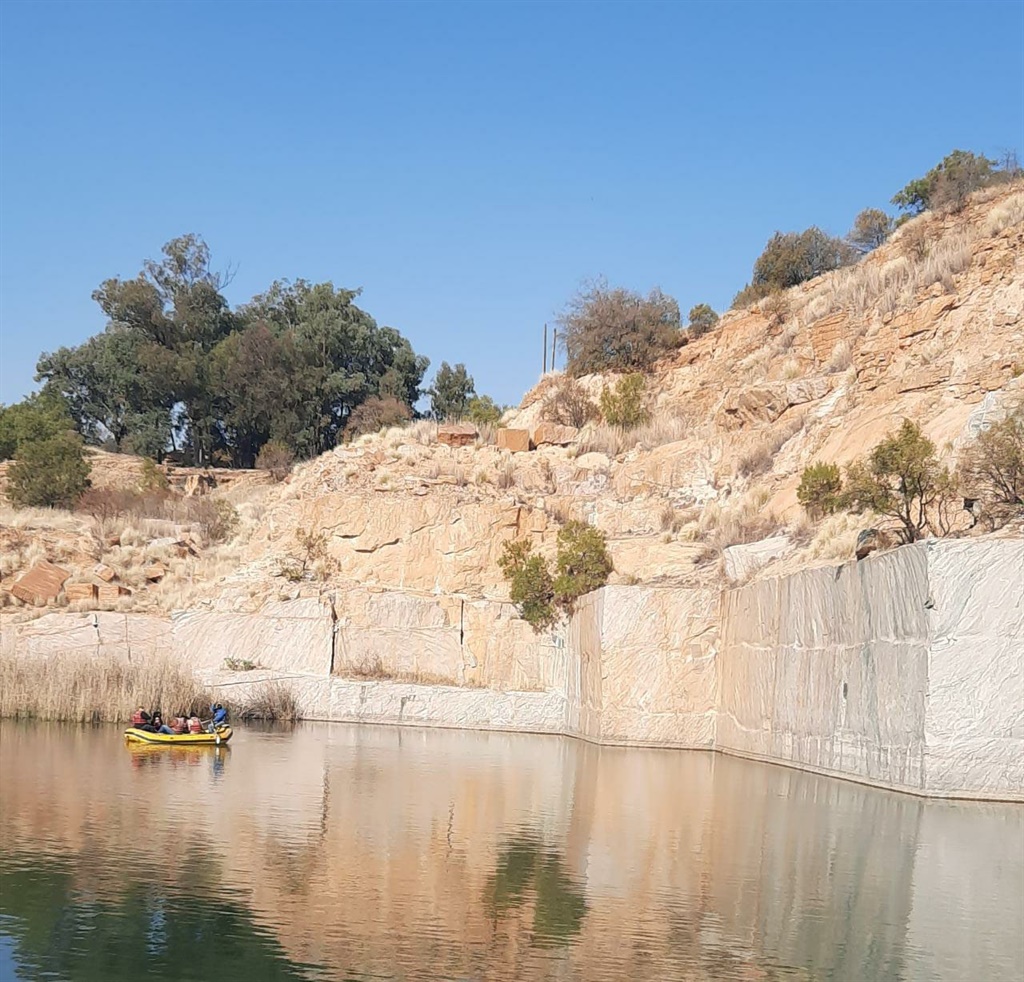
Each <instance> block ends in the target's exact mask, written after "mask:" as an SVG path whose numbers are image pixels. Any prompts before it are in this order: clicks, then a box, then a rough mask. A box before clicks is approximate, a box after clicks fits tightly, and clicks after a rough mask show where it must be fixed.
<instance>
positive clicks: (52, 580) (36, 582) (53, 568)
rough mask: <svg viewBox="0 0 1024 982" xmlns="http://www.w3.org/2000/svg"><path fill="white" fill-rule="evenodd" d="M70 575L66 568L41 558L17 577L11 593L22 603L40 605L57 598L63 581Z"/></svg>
mask: <svg viewBox="0 0 1024 982" xmlns="http://www.w3.org/2000/svg"><path fill="white" fill-rule="evenodd" d="M70 575H71V574H70V573H69V572H68V571H67V570H66V569H63V568H62V567H60V566H57V565H56V564H55V563H51V562H49V561H48V560H46V559H41V560H40V561H39V562H38V563H36V564H35V566H33V567H32V568H31V569H30V570H28V571H27V572H25V573H22V574H21V576H19V577H18V579H17V580H16V581H15V583H14V586H13V587H11V593H13V594H14V596H16V597H17V598H18V599H19V600H21V601H23V602H24V603H27V604H32V605H33V606H36V607H42V606H44V605H45V604H47V603H49V602H50V601H53V600H56V599H57V597H58V595H59V594H60V591H61V587H62V586H64V581H65V580H66V579H67V578H68V577H69V576H70Z"/></svg>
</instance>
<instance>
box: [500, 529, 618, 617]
mask: <svg viewBox="0 0 1024 982" xmlns="http://www.w3.org/2000/svg"><path fill="white" fill-rule="evenodd" d="M498 566H499V567H500V568H501V571H502V573H503V574H504V575H505V579H506V580H507V581H508V583H509V597H510V599H511V600H512V603H514V604H515V605H516V607H517V608H518V610H519V615H520V616H521V617H522V618H523V620H525V621H526V622H527V623H528V624H530V626H531V627H533V629H534V630H535V631H543V630H545V629H547V628H550V627H552V626H553V625H554V624H556V623H558V621H559V620H560V619H561V618H562V617H563V616H569V615H571V614H572V612H573V610H574V609H575V606H576V601H577V600H578V599H579V598H580V597H582V596H583V595H584V594H587V593H590V592H591V591H592V590H597V589H599V588H600V587H602V586H604V585H605V583H607V582H608V577H609V576H610V575H611V574H612V572H613V570H614V567H613V565H612V560H611V556H609V555H608V549H607V545H606V540H605V536H604V533H603V532H600V531H598V530H597V529H595V528H592V527H591V526H589V525H586V524H584V523H583V522H575V521H573V522H568V523H567V524H566V525H565V527H564V528H562V529H561V530H560V531H559V533H558V553H557V555H556V557H555V575H554V576H552V574H551V571H550V569H549V568H548V565H547V563H546V562H545V561H544V559H543V557H541V556H538V555H535V554H534V553H533V548H532V545H531V544H530V542H529V540H526V539H521V540H517V541H510V542H506V543H505V546H504V549H503V551H502V555H501V558H500V559H499V560H498Z"/></svg>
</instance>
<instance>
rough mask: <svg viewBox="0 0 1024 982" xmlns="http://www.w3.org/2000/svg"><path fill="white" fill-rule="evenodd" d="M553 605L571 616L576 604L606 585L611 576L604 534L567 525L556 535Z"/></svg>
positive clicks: (581, 524) (580, 525)
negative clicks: (555, 604) (556, 605)
mask: <svg viewBox="0 0 1024 982" xmlns="http://www.w3.org/2000/svg"><path fill="white" fill-rule="evenodd" d="M555 569H556V571H557V574H558V575H557V576H556V577H555V582H554V591H555V602H556V603H557V604H558V606H559V607H560V608H561V609H562V611H564V612H565V613H566V614H571V613H572V612H573V608H574V607H575V605H576V601H577V600H578V599H579V598H580V597H582V596H584V595H585V594H587V593H590V592H591V591H592V590H597V589H599V588H600V587H602V586H604V585H605V583H607V582H608V577H609V576H611V574H612V573H613V572H614V570H615V567H614V566H613V565H612V557H611V556H610V555H608V546H607V540H606V539H605V535H604V532H601V531H600V530H599V529H596V528H594V527H593V526H592V525H587V524H586V523H585V522H576V521H573V522H567V523H566V525H565V527H564V528H562V529H560V530H559V532H558V555H557V556H556V557H555Z"/></svg>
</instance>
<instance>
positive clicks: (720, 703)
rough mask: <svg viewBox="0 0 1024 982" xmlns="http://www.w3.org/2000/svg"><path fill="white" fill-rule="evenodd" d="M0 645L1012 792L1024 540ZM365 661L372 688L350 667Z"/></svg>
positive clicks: (900, 785)
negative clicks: (529, 604)
mask: <svg viewBox="0 0 1024 982" xmlns="http://www.w3.org/2000/svg"><path fill="white" fill-rule="evenodd" d="M0 649H2V653H3V654H4V655H5V656H7V657H11V656H16V657H28V658H46V657H52V656H53V655H55V654H58V653H60V652H64V651H79V652H82V653H83V654H86V655H90V656H114V657H123V658H132V659H144V658H150V657H157V656H168V655H169V656H172V657H180V658H181V659H182V660H183V661H185V662H187V664H189V665H190V666H191V667H192V668H193V669H194V670H195V671H196V672H197V674H198V675H199V676H200V677H202V678H203V679H204V680H205V681H206V682H208V683H209V684H212V685H215V686H217V687H219V688H220V689H221V690H222V691H223V692H224V693H225V695H231V694H236V693H239V692H241V691H243V690H244V689H245V688H247V687H251V686H253V685H261V684H265V683H266V682H267V681H269V680H278V681H282V682H285V683H286V684H287V685H288V686H289V687H290V688H291V689H292V691H293V692H294V694H295V696H296V699H297V700H298V703H299V706H300V708H301V711H302V714H303V715H304V716H306V717H307V718H310V719H323V720H340V721H350V722H375V723H405V724H410V725H418V726H447V727H464V728H472V729H494V730H513V731H519V732H532V733H560V734H565V735H569V736H578V737H582V738H583V739H586V740H590V741H593V742H596V743H610V744H625V745H635V746H662V747H674V748H702V749H718V750H722V751H725V752H728V753H733V754H737V755H741V756H747V757H753V758H757V759H761V760H765V761H770V762H773V763H779V764H785V765H788V766H791V767H798V768H802V769H806V770H813V771H819V772H822V773H825V774H830V775H834V776H838V777H846V778H852V779H854V780H859V781H863V782H865V783H869V784H873V785H878V786H881V787H888V788H894V789H898V790H903V791H911V792H914V793H917V794H923V795H936V796H951V797H985V798H1004V799H1011V800H1024V541H1021V540H984V541H977V540H975V541H945V542H928V543H918V544H915V545H913V546H907V547H904V548H902V549H898V550H895V551H893V552H889V553H884V554H881V555H878V556H872V557H869V558H868V559H866V560H864V561H863V562H859V563H857V562H851V563H847V564H845V565H842V566H839V567H828V568H820V569H814V570H804V571H802V572H799V573H796V574H793V575H789V576H784V577H778V578H776V579H767V580H761V581H755V582H752V583H750V584H748V585H746V586H744V587H741V588H738V589H735V590H732V591H728V592H726V593H724V594H723V595H721V596H719V595H718V594H717V593H715V592H714V591H711V590H701V589H683V588H670V587H662V588H658V587H645V586H609V587H605V588H604V589H602V590H599V591H597V592H595V593H593V594H591V595H589V596H587V597H585V598H583V600H582V601H581V603H580V605H579V608H578V610H577V612H576V614H575V615H574V617H573V618H572V620H571V621H570V623H569V624H568V625H567V626H566V628H565V629H564V630H562V631H559V632H555V633H553V634H549V635H541V636H538V635H535V634H534V633H533V632H532V631H531V630H530V629H529V627H528V626H527V625H526V624H524V622H523V621H522V620H521V619H519V618H518V617H517V616H516V615H515V613H514V610H513V608H512V607H511V606H510V605H508V604H505V603H501V602H498V601H492V600H484V599H469V598H460V597H453V596H450V595H443V594H442V595H433V596H432V595H429V594H421V593H412V592H404V591H398V590H381V589H377V590H373V589H366V588H361V587H353V588H351V589H348V590H344V591H339V592H338V593H337V595H336V596H335V597H334V598H333V604H332V603H331V602H328V601H327V600H318V599H315V598H308V599H297V600H292V601H280V602H274V603H269V604H266V605H264V606H263V607H262V608H261V609H260V610H259V611H258V612H244V611H240V610H233V609H219V608H218V607H217V606H216V605H210V606H209V607H202V608H197V609H194V610H190V611H187V612H179V613H176V614H175V615H174V616H173V617H171V618H162V617H156V616H148V615H143V614H124V613H108V612H95V613H92V612H90V613H80V614H75V613H64V612H61V613H51V614H47V615H45V616H43V617H41V618H38V619H36V620H32V621H26V622H22V623H15V624H12V623H10V622H9V621H7V622H6V623H3V629H2V630H0ZM231 658H235V659H245V660H249V661H252V662H254V663H256V664H257V665H258V666H260V667H259V668H258V669H256V670H253V671H248V672H230V671H227V670H226V668H225V662H226V661H227V660H228V659H231ZM332 668H333V674H332ZM367 668H373V669H374V671H376V672H377V674H378V675H379V679H369V680H365V681H364V680H356V679H353V678H352V677H351V676H352V674H354V673H356V672H358V671H365V670H366V669H367ZM346 676H348V677H346ZM427 679H429V680H430V681H431V682H432V683H435V684H414V683H415V682H416V681H417V680H420V681H423V680H427ZM448 683H450V684H448Z"/></svg>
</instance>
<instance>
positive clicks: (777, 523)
mask: <svg viewBox="0 0 1024 982" xmlns="http://www.w3.org/2000/svg"><path fill="white" fill-rule="evenodd" d="M767 503H768V493H767V492H766V491H755V492H751V493H749V494H747V495H744V497H743V498H741V499H740V501H738V502H737V503H736V504H734V505H721V504H719V503H718V502H712V503H711V504H709V505H706V506H705V507H704V509H703V510H702V511H701V515H700V520H699V522H698V526H697V537H698V538H700V539H702V540H703V542H704V544H705V545H706V546H707V551H706V553H705V557H704V558H705V561H706V560H710V559H714V558H717V557H719V556H720V555H721V553H722V550H724V549H727V548H728V547H729V546H736V545H742V544H744V543H747V542H758V541H760V540H761V539H766V538H768V536H770V535H772V534H773V533H775V532H778V531H779V530H780V529H782V528H783V527H784V523H783V522H782V521H781V520H780V519H779V518H778V517H777V516H776V515H775V514H774V513H772V512H770V511H767V510H766V509H765V505H766V504H767Z"/></svg>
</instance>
